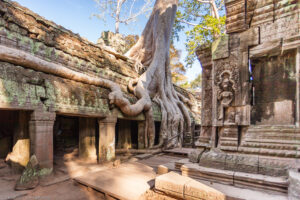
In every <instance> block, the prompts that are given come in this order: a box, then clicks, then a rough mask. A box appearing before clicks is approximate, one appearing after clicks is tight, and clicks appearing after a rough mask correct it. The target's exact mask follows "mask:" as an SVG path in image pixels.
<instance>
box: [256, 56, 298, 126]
mask: <svg viewBox="0 0 300 200" xmlns="http://www.w3.org/2000/svg"><path fill="white" fill-rule="evenodd" d="M295 66H296V53H295V51H290V52H286V53H285V54H283V55H282V56H272V57H268V58H260V59H256V60H251V72H252V74H251V75H252V77H251V79H252V80H251V81H252V85H253V87H252V106H253V109H252V111H251V124H255V125H274V124H276V125H294V124H295V110H296V109H295V102H296V67H295Z"/></svg>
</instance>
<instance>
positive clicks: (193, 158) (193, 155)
mask: <svg viewBox="0 0 300 200" xmlns="http://www.w3.org/2000/svg"><path fill="white" fill-rule="evenodd" d="M203 152H204V149H195V150H193V151H191V152H189V154H188V158H189V161H190V162H192V163H199V161H200V157H201V155H202V153H203Z"/></svg>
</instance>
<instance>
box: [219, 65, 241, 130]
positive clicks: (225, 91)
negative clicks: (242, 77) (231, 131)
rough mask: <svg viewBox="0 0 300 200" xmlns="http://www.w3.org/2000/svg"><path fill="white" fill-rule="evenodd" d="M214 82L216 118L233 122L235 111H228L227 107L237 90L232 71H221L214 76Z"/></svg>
mask: <svg viewBox="0 0 300 200" xmlns="http://www.w3.org/2000/svg"><path fill="white" fill-rule="evenodd" d="M216 83H217V86H218V88H217V102H218V116H217V117H218V120H224V119H225V118H226V122H227V123H230V124H231V123H233V124H234V123H235V112H234V110H231V111H229V110H228V109H227V108H228V107H229V106H230V105H231V104H232V102H233V101H234V95H235V92H236V91H237V88H236V83H235V81H234V79H233V75H232V72H231V71H229V70H224V71H223V72H221V73H220V74H219V75H218V76H217V78H216ZM226 110H227V111H226ZM225 115H226V116H225Z"/></svg>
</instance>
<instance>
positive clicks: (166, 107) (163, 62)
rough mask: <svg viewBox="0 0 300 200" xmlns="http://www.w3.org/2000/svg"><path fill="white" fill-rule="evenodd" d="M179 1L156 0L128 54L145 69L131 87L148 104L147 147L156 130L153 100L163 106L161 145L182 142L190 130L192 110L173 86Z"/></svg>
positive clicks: (151, 141)
mask: <svg viewBox="0 0 300 200" xmlns="http://www.w3.org/2000/svg"><path fill="white" fill-rule="evenodd" d="M177 4H178V0H157V1H156V3H155V5H154V8H153V11H152V14H151V17H150V19H149V21H148V23H147V25H146V27H145V29H144V31H143V33H142V36H141V37H140V39H139V41H138V42H137V44H136V45H135V46H133V47H132V48H131V49H130V50H129V52H128V53H127V56H129V57H131V58H133V59H135V60H136V61H137V63H139V66H140V67H139V68H138V70H139V71H144V73H142V75H141V76H140V77H139V79H138V80H135V81H134V82H133V83H132V84H131V86H130V87H129V88H130V89H131V90H133V92H134V94H135V95H136V96H137V97H138V98H141V99H144V101H146V102H147V105H149V107H147V108H146V109H144V112H145V116H146V124H147V125H146V130H145V133H146V136H147V138H148V140H147V141H145V143H146V144H145V145H146V146H148V147H152V146H153V143H154V131H155V130H154V121H153V113H152V109H151V106H150V105H151V99H153V100H154V101H155V102H157V103H158V104H159V105H160V107H161V112H162V123H161V130H160V136H161V137H160V138H161V141H160V144H162V143H163V141H168V142H167V143H168V145H169V146H177V145H181V144H182V136H183V132H184V131H190V125H191V120H190V117H189V113H188V110H187V109H186V107H185V105H184V104H183V103H182V101H181V100H180V98H183V97H182V96H179V95H178V94H177V92H176V91H175V89H174V87H173V84H172V78H171V71H170V58H169V48H170V38H171V32H172V26H173V23H174V20H175V14H176V10H177ZM169 140H170V141H169Z"/></svg>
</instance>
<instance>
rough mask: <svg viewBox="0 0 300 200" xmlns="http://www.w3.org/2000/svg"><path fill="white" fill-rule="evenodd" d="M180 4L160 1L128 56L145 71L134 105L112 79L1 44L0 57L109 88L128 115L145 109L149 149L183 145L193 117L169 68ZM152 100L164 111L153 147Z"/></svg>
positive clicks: (134, 85)
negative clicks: (173, 34)
mask: <svg viewBox="0 0 300 200" xmlns="http://www.w3.org/2000/svg"><path fill="white" fill-rule="evenodd" d="M177 4H178V1H177V0H157V1H156V3H155V6H154V8H153V11H152V14H151V17H150V19H149V21H148V23H147V25H146V27H145V29H144V31H143V33H142V36H141V37H140V39H139V41H138V42H137V44H136V45H135V46H133V47H132V49H131V50H129V52H128V53H127V55H126V56H128V57H131V58H133V59H135V60H136V63H137V64H136V66H137V70H138V71H141V70H142V71H144V72H143V73H141V76H140V77H139V78H138V79H135V80H132V81H131V82H130V83H129V86H128V88H129V90H130V91H131V92H133V93H134V94H135V96H136V97H137V98H138V101H137V102H136V103H135V104H131V103H130V102H129V100H128V99H126V98H125V97H124V96H123V93H122V91H121V89H120V86H119V85H118V84H116V83H114V82H112V81H110V80H106V79H103V78H99V77H93V76H89V75H86V74H83V73H80V72H77V71H74V70H71V69H69V68H67V67H64V66H62V65H59V64H56V63H52V62H48V61H46V60H43V59H41V58H38V57H36V56H34V55H31V54H30V53H27V52H25V51H21V50H18V49H14V48H10V47H6V46H3V45H0V60H2V61H5V62H9V63H13V64H16V65H20V66H24V67H28V68H31V69H34V70H37V71H42V72H45V73H49V74H54V75H56V76H60V77H63V78H67V79H71V80H74V81H78V82H82V83H86V84H91V85H96V86H100V87H105V88H108V89H110V90H111V93H110V94H109V100H110V103H112V104H115V105H116V106H117V107H119V108H120V110H121V111H122V112H123V113H124V114H125V115H128V116H136V115H138V114H140V113H141V112H144V114H145V118H146V126H145V146H146V147H147V148H152V149H153V148H158V147H161V146H162V145H163V144H164V145H167V146H168V147H171V146H178V145H181V144H182V136H183V132H184V131H187V132H188V131H190V126H191V120H190V117H189V112H188V110H187V108H186V107H185V105H184V103H188V99H186V98H185V97H184V96H183V95H181V94H179V93H177V92H176V91H175V89H174V86H173V84H172V79H171V71H170V58H169V47H170V37H171V30H172V25H173V23H174V19H175V14H176V9H177ZM151 99H152V100H153V101H155V102H157V103H158V104H159V105H160V107H161V113H162V122H161V130H160V142H159V145H157V146H154V137H155V126H154V119H153V111H152V101H151Z"/></svg>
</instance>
